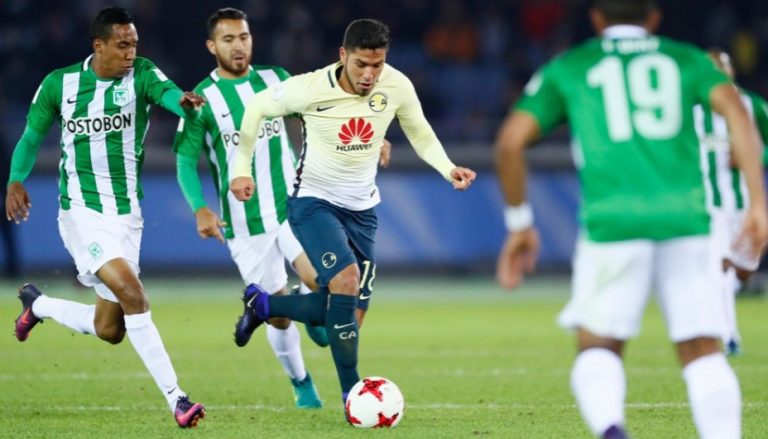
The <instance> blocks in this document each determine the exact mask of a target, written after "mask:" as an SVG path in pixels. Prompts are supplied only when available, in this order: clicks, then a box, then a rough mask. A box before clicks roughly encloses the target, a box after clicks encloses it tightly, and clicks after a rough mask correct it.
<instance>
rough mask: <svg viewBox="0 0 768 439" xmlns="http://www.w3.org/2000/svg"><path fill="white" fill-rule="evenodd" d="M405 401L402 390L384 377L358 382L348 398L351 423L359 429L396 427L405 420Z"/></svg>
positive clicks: (348, 413)
mask: <svg viewBox="0 0 768 439" xmlns="http://www.w3.org/2000/svg"><path fill="white" fill-rule="evenodd" d="M404 405H405V401H404V400H403V394H402V393H400V389H399V388H398V387H397V385H395V383H393V382H392V381H390V380H388V379H386V378H382V377H368V378H363V379H362V380H360V381H358V382H357V384H355V385H354V387H352V390H350V391H349V395H348V396H347V402H346V405H345V409H346V412H347V419H348V420H349V423H350V424H352V425H354V426H355V427H359V428H381V427H394V426H396V425H397V424H399V423H400V420H402V419H403V407H404Z"/></svg>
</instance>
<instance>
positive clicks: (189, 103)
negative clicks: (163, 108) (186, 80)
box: [179, 91, 205, 110]
mask: <svg viewBox="0 0 768 439" xmlns="http://www.w3.org/2000/svg"><path fill="white" fill-rule="evenodd" d="M179 105H181V108H185V109H187V110H191V109H193V108H194V109H195V110H198V109H200V108H201V107H202V106H203V105H205V98H204V97H202V96H200V95H199V94H197V93H195V92H192V91H185V92H184V94H183V95H181V99H179Z"/></svg>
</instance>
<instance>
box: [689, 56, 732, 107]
mask: <svg viewBox="0 0 768 439" xmlns="http://www.w3.org/2000/svg"><path fill="white" fill-rule="evenodd" d="M692 64H693V67H692V70H691V71H692V72H694V73H693V75H694V77H695V78H696V79H695V82H694V84H695V90H694V93H695V96H696V98H697V101H698V102H700V103H706V104H709V103H710V101H709V95H710V93H712V89H713V88H715V87H716V86H718V85H720V84H729V83H731V82H732V81H731V80H730V79H728V77H727V76H725V73H723V72H722V71H720V69H718V68H717V66H715V63H714V62H713V61H712V59H711V58H710V57H709V56H707V54H706V53H704V52H703V51H700V50H698V49H696V51H695V53H694V55H693V61H692Z"/></svg>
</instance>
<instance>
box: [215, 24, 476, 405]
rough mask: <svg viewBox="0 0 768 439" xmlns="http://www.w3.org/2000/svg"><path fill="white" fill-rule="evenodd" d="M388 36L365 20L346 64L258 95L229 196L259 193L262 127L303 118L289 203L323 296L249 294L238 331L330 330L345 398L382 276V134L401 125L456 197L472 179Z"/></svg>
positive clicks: (347, 49) (353, 35)
mask: <svg viewBox="0 0 768 439" xmlns="http://www.w3.org/2000/svg"><path fill="white" fill-rule="evenodd" d="M389 41H390V38H389V29H388V28H387V26H385V25H384V24H383V23H381V22H379V21H376V20H370V19H361V20H355V21H353V22H352V23H350V25H349V26H348V27H347V30H346V33H345V34H344V43H343V46H342V47H341V48H339V61H338V62H336V63H334V64H331V65H329V66H327V67H325V68H323V69H320V70H316V71H314V72H311V73H307V74H304V75H298V76H294V77H292V78H289V79H287V80H285V81H283V82H280V83H279V84H277V85H276V86H274V87H270V88H269V89H267V90H264V91H262V92H260V93H257V94H256V95H255V96H254V97H253V98H252V99H251V101H250V102H249V103H248V105H247V106H246V110H245V114H244V116H243V122H242V125H241V130H240V144H239V145H238V147H237V148H238V149H237V154H238V156H237V159H236V161H235V166H234V170H233V172H232V175H231V178H232V181H231V184H230V187H231V190H232V192H233V193H234V194H235V197H236V198H237V199H239V200H247V199H249V198H250V197H251V196H252V195H253V194H254V190H255V184H254V181H253V178H252V175H253V173H252V170H251V163H252V161H253V160H252V157H253V154H254V148H255V145H256V138H257V135H258V128H259V127H261V126H262V121H263V120H264V119H265V118H271V117H279V116H283V115H287V114H292V113H298V114H300V115H301V117H302V120H303V122H304V145H303V150H302V153H301V157H300V161H299V167H298V170H297V172H296V174H297V175H296V180H295V182H294V188H293V193H292V195H291V198H290V199H289V201H288V221H289V222H290V224H291V228H292V229H293V231H294V233H295V235H296V237H297V238H298V239H299V241H300V242H301V244H302V247H303V248H304V250H305V251H306V253H307V255H308V256H309V259H310V260H311V261H312V264H313V265H314V266H315V268H316V269H317V271H318V284H319V286H320V291H319V292H318V293H317V294H308V295H304V296H289V297H279V298H278V297H269V295H268V294H264V293H262V292H260V291H259V289H258V288H252V289H251V290H252V295H251V297H250V298H249V302H248V303H249V304H250V311H251V312H250V313H249V312H245V313H244V314H243V316H242V317H241V318H240V321H239V322H238V325H237V329H236V331H237V332H247V331H253V330H254V329H256V327H257V326H258V325H260V324H261V323H262V322H264V321H265V320H267V319H268V318H270V317H278V316H280V317H289V318H290V319H292V320H296V321H300V322H305V323H310V324H325V327H326V330H327V333H328V340H329V343H330V346H331V352H332V354H333V359H334V362H335V364H336V369H337V372H338V375H339V381H340V383H341V390H342V397H343V399H344V400H346V395H347V392H349V390H350V388H351V387H352V386H353V385H354V384H355V383H356V382H357V381H358V380H359V377H358V374H357V340H358V328H359V326H360V325H361V324H362V322H363V317H364V316H365V312H366V310H367V309H368V303H369V301H370V297H371V293H372V289H373V279H374V278H375V276H376V264H375V258H374V235H375V232H376V226H377V219H376V214H375V212H374V210H373V207H374V206H375V205H376V204H378V203H379V201H380V197H379V191H378V189H377V187H376V181H375V180H376V170H377V163H378V160H379V151H380V148H381V146H382V143H383V141H384V134H385V133H386V131H387V128H388V127H389V124H390V123H391V122H392V119H394V118H395V117H397V119H398V121H399V122H400V126H401V127H402V129H403V131H404V132H405V135H406V136H407V137H408V140H409V141H410V142H411V144H412V145H413V147H414V149H415V150H416V152H417V153H418V155H419V157H421V158H422V159H423V160H424V161H426V162H427V163H428V164H430V165H431V166H432V167H434V168H435V169H436V170H437V171H438V172H440V174H441V175H442V176H443V177H444V178H445V179H446V180H447V181H449V182H450V183H451V184H453V187H454V188H455V189H457V190H466V189H467V188H468V187H469V186H470V184H471V183H472V181H473V180H474V179H475V172H474V171H472V170H471V169H467V168H463V167H459V166H456V165H454V164H453V163H452V162H451V160H450V159H449V158H448V156H447V155H446V153H445V150H444V149H443V147H442V145H441V144H440V141H439V140H438V138H437V136H436V135H435V133H434V131H433V130H432V128H431V127H430V126H429V123H428V122H427V120H426V118H425V117H424V113H423V111H422V109H421V104H420V103H419V99H418V97H417V96H416V91H415V89H414V87H413V84H412V83H411V81H410V80H409V79H408V78H407V77H406V76H405V75H404V74H402V73H401V72H399V71H398V70H396V69H394V68H393V67H391V66H389V65H387V64H386V57H387V51H388V49H389Z"/></svg>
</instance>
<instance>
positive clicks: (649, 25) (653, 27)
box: [645, 8, 661, 33]
mask: <svg viewBox="0 0 768 439" xmlns="http://www.w3.org/2000/svg"><path fill="white" fill-rule="evenodd" d="M660 23H661V11H660V10H658V9H656V8H654V9H652V10H651V12H650V13H648V18H647V19H646V20H645V28H646V29H648V32H650V33H655V32H656V31H657V30H658V29H659V24H660Z"/></svg>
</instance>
